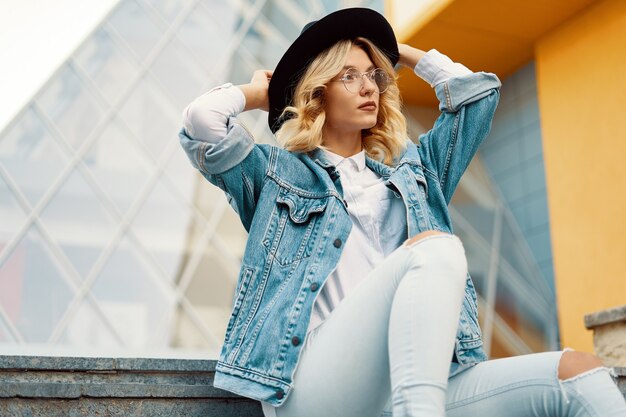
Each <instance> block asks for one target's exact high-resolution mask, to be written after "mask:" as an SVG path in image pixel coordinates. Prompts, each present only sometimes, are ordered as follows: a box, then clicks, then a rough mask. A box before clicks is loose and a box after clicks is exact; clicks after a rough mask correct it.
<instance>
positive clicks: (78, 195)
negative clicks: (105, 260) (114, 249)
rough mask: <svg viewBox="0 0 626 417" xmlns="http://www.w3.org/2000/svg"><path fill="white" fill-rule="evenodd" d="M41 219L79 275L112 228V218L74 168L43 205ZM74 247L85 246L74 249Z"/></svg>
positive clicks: (108, 237)
mask: <svg viewBox="0 0 626 417" xmlns="http://www.w3.org/2000/svg"><path fill="white" fill-rule="evenodd" d="M41 219H42V221H43V224H44V225H45V226H46V229H47V230H48V231H49V232H50V234H51V235H52V236H53V238H54V239H55V241H56V242H57V243H58V244H59V245H60V246H61V247H62V248H63V249H64V251H65V254H66V255H67V256H68V257H69V259H70V261H72V263H73V264H74V267H76V269H77V270H78V272H79V274H80V275H81V277H85V276H86V274H87V273H88V271H89V269H90V268H91V266H92V265H93V262H94V261H95V260H96V258H97V256H98V254H99V253H100V251H101V250H102V248H103V247H104V246H105V245H106V244H108V243H109V241H110V240H111V238H112V237H113V233H114V232H115V227H114V226H115V225H114V223H113V221H112V220H111V218H110V217H109V215H108V214H107V213H106V212H105V211H104V209H103V208H102V206H101V205H100V202H99V201H98V199H97V198H96V195H95V194H94V192H93V190H91V188H90V187H89V185H88V184H87V183H86V182H85V180H84V179H83V176H82V174H80V173H79V172H78V171H76V170H75V171H74V172H73V173H72V174H71V175H70V176H69V177H68V179H67V180H66V181H65V183H64V184H63V186H62V187H61V188H60V189H59V191H58V192H57V194H56V195H55V196H54V198H53V199H52V200H51V202H50V204H49V205H48V206H47V207H46V208H45V209H44V211H43V213H42V215H41ZM77 247H78V248H85V249H88V250H86V251H77V250H76V248H77Z"/></svg>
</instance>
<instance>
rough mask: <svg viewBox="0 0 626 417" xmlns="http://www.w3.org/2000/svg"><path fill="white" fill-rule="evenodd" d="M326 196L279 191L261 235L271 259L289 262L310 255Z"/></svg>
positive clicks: (326, 199)
mask: <svg viewBox="0 0 626 417" xmlns="http://www.w3.org/2000/svg"><path fill="white" fill-rule="evenodd" d="M328 198H329V197H324V198H311V197H303V196H301V195H298V194H295V193H293V192H290V191H288V190H285V189H283V188H281V189H280V190H279V192H278V196H277V197H276V206H275V207H274V209H273V210H272V214H271V217H270V219H269V223H268V225H267V228H266V229H265V235H264V237H263V246H264V247H265V249H267V251H268V253H269V255H270V257H272V258H273V259H274V260H275V262H278V263H279V264H281V265H289V264H292V263H294V262H296V261H299V260H301V259H303V258H307V257H309V256H311V252H312V250H313V246H314V244H315V241H316V240H317V234H318V232H319V229H320V227H321V223H322V221H321V220H322V217H323V213H324V211H325V210H326V206H327V204H328Z"/></svg>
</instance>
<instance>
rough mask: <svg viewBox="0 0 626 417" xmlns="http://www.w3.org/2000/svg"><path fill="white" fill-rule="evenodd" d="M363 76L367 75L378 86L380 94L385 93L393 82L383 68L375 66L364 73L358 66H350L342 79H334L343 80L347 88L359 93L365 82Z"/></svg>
mask: <svg viewBox="0 0 626 417" xmlns="http://www.w3.org/2000/svg"><path fill="white" fill-rule="evenodd" d="M363 77H367V79H368V80H369V81H370V82H372V83H373V84H374V85H375V86H376V87H377V88H378V92H379V93H380V94H382V93H384V92H385V91H386V90H387V88H388V87H389V84H390V83H391V78H390V77H389V75H388V74H387V72H385V70H384V69H382V68H375V69H373V70H371V71H369V72H364V73H362V74H361V73H360V72H359V71H357V70H356V68H348V70H347V71H346V72H345V73H344V74H343V76H342V77H341V78H340V79H338V80H333V81H343V85H344V86H345V87H346V90H348V91H349V92H351V93H358V92H359V91H361V89H362V88H363V85H364V83H365V80H364V79H363Z"/></svg>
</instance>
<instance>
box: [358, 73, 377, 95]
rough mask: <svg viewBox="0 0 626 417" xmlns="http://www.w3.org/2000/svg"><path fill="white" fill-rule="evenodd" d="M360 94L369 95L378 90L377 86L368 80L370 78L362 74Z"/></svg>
mask: <svg viewBox="0 0 626 417" xmlns="http://www.w3.org/2000/svg"><path fill="white" fill-rule="evenodd" d="M361 77H362V78H361V80H362V81H361V92H362V93H364V94H371V93H373V92H374V91H376V89H377V88H378V86H377V85H376V83H375V82H374V80H372V79H370V77H368V76H366V75H365V74H363V75H362V76H361Z"/></svg>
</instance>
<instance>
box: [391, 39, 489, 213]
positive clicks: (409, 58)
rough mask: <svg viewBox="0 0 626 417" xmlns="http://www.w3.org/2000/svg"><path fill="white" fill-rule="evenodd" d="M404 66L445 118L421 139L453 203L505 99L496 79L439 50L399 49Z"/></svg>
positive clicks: (428, 168) (424, 155)
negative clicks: (425, 88)
mask: <svg viewBox="0 0 626 417" xmlns="http://www.w3.org/2000/svg"><path fill="white" fill-rule="evenodd" d="M398 50H399V52H400V61H399V62H400V64H402V65H405V66H408V67H410V68H412V69H413V71H414V72H415V74H416V75H417V76H419V77H420V78H422V79H423V80H424V81H426V82H427V83H428V84H429V85H430V86H431V87H433V88H434V89H435V94H436V95H437V98H438V99H439V110H440V111H441V115H440V116H439V118H437V120H436V121H435V124H434V126H433V128H432V129H431V130H429V131H428V132H426V133H425V134H423V135H421V136H420V138H419V142H420V145H419V146H420V147H419V152H420V157H421V159H422V163H423V164H424V168H425V172H426V173H427V174H429V175H430V176H431V177H434V178H433V179H435V180H437V181H438V182H439V184H440V186H441V190H442V192H443V197H444V199H445V202H446V203H449V202H450V200H451V198H452V194H453V193H454V190H455V189H456V186H457V185H458V183H459V181H460V179H461V176H462V175H463V173H464V172H465V170H466V169H467V166H468V165H469V163H470V161H471V160H472V158H473V157H474V154H475V153H476V151H477V150H478V146H479V145H480V143H481V142H482V141H483V139H484V138H485V137H486V136H487V134H488V133H489V130H490V128H491V121H492V119H493V115H494V113H495V110H496V106H497V103H498V98H499V89H500V86H501V84H500V80H499V79H498V77H497V76H496V75H495V74H491V73H486V72H476V73H474V72H472V71H470V70H469V69H468V68H467V67H465V66H464V65H462V64H459V63H455V62H453V61H452V60H451V59H450V58H448V57H447V56H445V55H443V54H441V53H440V52H439V51H437V50H436V49H431V50H430V51H428V52H424V51H421V50H419V49H417V48H413V47H411V46H409V45H403V44H398Z"/></svg>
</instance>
